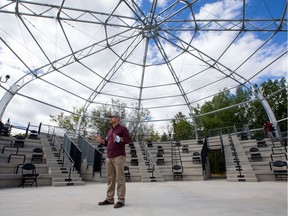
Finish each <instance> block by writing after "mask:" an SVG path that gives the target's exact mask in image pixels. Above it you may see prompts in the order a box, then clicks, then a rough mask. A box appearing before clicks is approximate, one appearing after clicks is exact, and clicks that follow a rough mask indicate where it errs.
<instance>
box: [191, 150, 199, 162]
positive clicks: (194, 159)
mask: <svg viewBox="0 0 288 216" xmlns="http://www.w3.org/2000/svg"><path fill="white" fill-rule="evenodd" d="M192 162H193V163H201V155H200V153H199V152H198V151H197V152H193V154H192Z"/></svg>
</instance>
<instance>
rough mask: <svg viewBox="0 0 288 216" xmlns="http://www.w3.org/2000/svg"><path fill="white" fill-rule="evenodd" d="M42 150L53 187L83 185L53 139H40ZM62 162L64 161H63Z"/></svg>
mask: <svg viewBox="0 0 288 216" xmlns="http://www.w3.org/2000/svg"><path fill="white" fill-rule="evenodd" d="M41 141H42V144H43V149H44V152H45V154H46V158H47V164H48V166H49V174H50V175H51V177H52V185H53V186H72V185H84V181H82V178H81V177H80V174H79V173H78V172H77V171H74V170H73V167H72V163H71V162H70V161H69V160H68V156H67V155H64V157H63V152H62V151H61V147H60V146H61V145H60V143H58V142H57V141H56V140H55V139H54V140H52V138H48V137H47V136H46V135H45V136H42V137H41ZM63 160H64V161H63Z"/></svg>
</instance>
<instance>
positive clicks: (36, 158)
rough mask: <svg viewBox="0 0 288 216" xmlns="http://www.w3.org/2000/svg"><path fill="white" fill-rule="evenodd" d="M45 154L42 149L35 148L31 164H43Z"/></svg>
mask: <svg viewBox="0 0 288 216" xmlns="http://www.w3.org/2000/svg"><path fill="white" fill-rule="evenodd" d="M43 156H44V152H43V149H42V148H34V149H33V151H32V156H31V163H32V162H33V163H35V162H39V163H42V161H43Z"/></svg>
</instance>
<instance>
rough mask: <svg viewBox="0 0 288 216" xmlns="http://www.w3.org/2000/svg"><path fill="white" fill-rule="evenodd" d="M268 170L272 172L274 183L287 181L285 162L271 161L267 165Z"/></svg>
mask: <svg viewBox="0 0 288 216" xmlns="http://www.w3.org/2000/svg"><path fill="white" fill-rule="evenodd" d="M269 165H270V169H271V170H272V171H273V173H274V175H275V179H276V181H278V180H285V181H287V169H288V167H287V162H286V161H281V160H277V161H272V162H270V163H269Z"/></svg>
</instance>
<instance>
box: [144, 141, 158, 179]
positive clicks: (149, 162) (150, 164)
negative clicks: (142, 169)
mask: <svg viewBox="0 0 288 216" xmlns="http://www.w3.org/2000/svg"><path fill="white" fill-rule="evenodd" d="M140 145H141V146H142V149H143V151H144V154H145V156H146V161H147V163H146V164H147V166H148V169H149V171H150V172H151V177H150V178H151V179H154V178H155V176H154V172H155V161H154V159H153V156H152V154H151V153H150V151H149V150H148V147H147V144H145V143H144V142H140Z"/></svg>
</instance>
